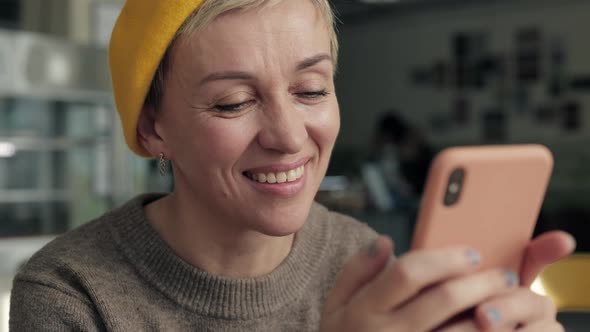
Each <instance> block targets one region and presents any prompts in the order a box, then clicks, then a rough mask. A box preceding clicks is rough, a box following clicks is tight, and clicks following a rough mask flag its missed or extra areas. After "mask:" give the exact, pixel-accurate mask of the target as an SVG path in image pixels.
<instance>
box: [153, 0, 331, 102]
mask: <svg viewBox="0 0 590 332" xmlns="http://www.w3.org/2000/svg"><path fill="white" fill-rule="evenodd" d="M282 1H284V0H205V1H203V3H202V4H201V6H199V8H198V9H197V10H195V11H194V12H193V13H192V15H191V16H189V17H188V18H187V19H186V20H185V21H184V23H183V24H182V25H181V27H180V28H179V29H178V31H177V32H176V35H175V36H174V38H173V39H172V42H171V43H170V45H169V46H168V48H167V50H166V52H165V53H164V56H163V57H162V60H161V61H160V64H159V65H158V68H157V69H156V72H155V74H154V78H153V79H152V82H151V84H150V88H149V91H148V94H147V96H146V99H145V104H146V105H149V106H154V107H156V108H158V107H159V106H160V103H161V101H162V96H163V93H164V84H165V80H166V74H167V72H168V70H169V66H170V50H171V49H172V48H173V47H174V45H175V44H176V42H177V41H178V39H179V38H180V37H182V36H186V35H190V34H192V33H193V32H195V31H197V30H199V29H201V28H203V27H204V26H206V25H207V24H208V23H210V22H211V21H213V20H214V19H215V18H217V17H218V16H220V15H222V14H224V13H227V12H229V11H234V10H247V9H251V8H263V7H266V6H273V5H276V4H278V3H280V2H282ZM298 1H302V0H298ZM309 1H311V2H312V3H313V4H314V5H315V7H316V9H317V10H318V11H319V13H320V16H321V17H322V19H323V21H324V23H325V25H326V27H327V28H328V31H329V32H330V52H331V55H332V62H333V63H334V65H336V64H337V62H338V38H337V36H336V27H335V18H334V12H333V11H332V8H331V7H330V3H329V1H328V0H309Z"/></svg>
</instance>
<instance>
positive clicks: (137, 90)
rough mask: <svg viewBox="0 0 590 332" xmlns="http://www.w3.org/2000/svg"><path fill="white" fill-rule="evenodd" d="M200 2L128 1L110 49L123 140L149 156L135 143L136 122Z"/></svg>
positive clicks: (131, 147)
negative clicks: (170, 51)
mask: <svg viewBox="0 0 590 332" xmlns="http://www.w3.org/2000/svg"><path fill="white" fill-rule="evenodd" d="M202 2H203V0H127V2H126V3H125V6H124V7H123V10H122V11H121V14H120V15H119V18H118V19H117V23H116V24H115V28H114V29H113V33H112V36H111V42H110V46H109V65H110V69H111V79H112V83H113V94H114V96H115V104H116V106H117V112H118V113H119V118H120V119H121V124H122V126H123V132H124V134H125V141H126V142H127V145H128V146H129V148H130V149H131V150H132V151H133V152H135V153H136V154H138V155H140V156H143V157H149V156H150V155H149V153H148V152H147V151H146V150H145V149H143V148H142V147H141V146H140V145H139V144H138V142H137V133H136V130H137V129H136V128H137V122H138V119H139V114H140V112H141V109H142V107H143V104H144V101H145V98H146V96H147V93H148V91H149V88H150V85H151V82H152V80H153V77H154V74H155V72H156V70H157V68H158V65H159V64H160V61H161V60H162V57H163V56H164V53H165V52H166V49H167V48H168V46H169V45H170V42H171V41H172V38H174V35H175V34H176V31H177V30H178V29H179V28H180V26H181V25H182V23H184V21H185V20H186V19H187V18H188V17H189V16H190V15H191V14H192V13H193V12H194V11H195V10H196V9H197V8H198V7H199V6H200V5H201V3H202Z"/></svg>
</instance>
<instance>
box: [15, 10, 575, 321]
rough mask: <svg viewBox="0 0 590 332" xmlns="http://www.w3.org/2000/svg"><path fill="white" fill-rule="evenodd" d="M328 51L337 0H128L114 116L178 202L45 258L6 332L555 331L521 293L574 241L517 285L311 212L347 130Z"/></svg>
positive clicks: (508, 277) (333, 46)
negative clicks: (167, 177)
mask: <svg viewBox="0 0 590 332" xmlns="http://www.w3.org/2000/svg"><path fill="white" fill-rule="evenodd" d="M336 55H337V41H336V37H335V33H334V27H333V14H332V12H331V9H330V7H329V3H328V1H327V0H282V1H281V0H275V1H266V0H205V1H197V0H193V1H172V0H128V1H127V3H126V5H125V7H124V8H123V11H122V13H121V15H120V17H119V19H118V21H117V24H116V26H115V29H114V31H113V36H112V40H111V45H110V64H111V73H112V79H113V87H114V94H115V101H116V104H117V110H118V112H119V115H120V119H121V122H122V125H123V129H124V131H125V137H126V141H127V143H128V145H129V147H130V148H131V150H132V151H133V152H135V153H136V154H138V155H140V156H144V157H149V158H157V159H158V160H159V165H160V167H161V168H162V170H164V169H165V168H166V167H169V166H168V165H171V167H172V169H173V172H174V179H175V180H174V181H175V183H174V191H173V192H172V193H169V194H143V195H140V196H138V197H136V198H134V199H132V200H131V201H129V202H128V203H126V204H124V205H123V206H121V207H119V208H116V209H114V210H112V211H110V212H108V213H106V214H105V215H103V216H102V217H99V218H98V219H96V220H93V221H91V222H89V223H87V224H85V225H83V226H81V227H79V228H78V229H75V230H73V231H70V232H68V233H66V234H64V235H62V236H60V237H58V238H57V239H55V240H54V241H53V242H51V243H50V244H48V245H47V246H46V247H44V248H43V249H41V250H40V251H39V252H38V253H37V254H35V255H34V256H33V257H32V258H31V259H30V260H29V262H28V263H27V264H26V265H25V266H24V267H23V268H22V269H21V270H20V271H19V273H18V275H17V276H16V278H15V280H14V286H13V290H12V297H11V309H10V328H11V330H13V331H42V330H50V331H106V330H108V331H317V330H320V331H323V332H328V331H338V332H341V331H355V332H357V331H386V330H387V331H413V332H420V331H432V330H434V329H438V330H439V331H476V330H478V329H480V328H486V329H487V330H498V331H507V330H513V327H514V326H515V325H516V324H520V325H521V326H522V328H520V329H519V331H539V332H540V331H543V332H550V331H561V330H562V328H561V326H560V325H559V324H558V323H557V322H556V320H555V308H554V306H552V304H551V302H550V301H549V300H548V299H546V298H543V297H540V296H538V295H535V294H534V293H532V292H531V291H530V290H528V288H526V285H528V284H529V283H530V282H531V281H532V279H534V277H535V276H536V275H537V274H538V272H539V271H541V269H542V268H543V267H544V266H545V265H547V264H549V263H552V262H554V261H556V260H559V259H561V258H563V257H565V256H567V255H568V254H569V253H570V252H571V251H572V250H573V246H574V244H573V242H572V240H571V238H570V237H569V236H568V235H567V234H564V233H559V232H555V233H550V234H546V235H543V236H542V237H539V238H537V239H536V240H534V241H533V242H531V244H530V246H529V248H528V250H527V255H526V258H525V266H524V268H523V271H522V273H521V274H520V282H519V277H518V275H517V273H516V272H517V271H503V270H489V271H481V272H475V271H476V270H477V267H478V265H479V262H480V259H485V257H483V258H480V257H479V254H478V253H477V252H475V251H473V250H471V249H469V248H462V247H457V248H449V249H445V250H430V251H417V252H412V253H410V254H407V255H405V256H402V257H400V258H399V259H393V258H391V253H392V243H391V240H390V239H388V238H386V237H379V236H378V235H377V234H376V233H375V232H374V231H372V230H370V229H369V228H368V227H367V226H366V225H364V224H363V223H360V222H358V221H356V220H353V219H352V218H349V217H346V216H343V215H340V214H337V213H334V212H330V211H328V210H327V209H325V208H324V207H322V206H320V205H318V204H316V203H314V202H313V199H314V196H315V194H316V192H317V190H318V188H319V185H320V182H321V181H322V178H323V177H324V174H325V172H326V168H327V166H328V161H329V157H330V154H331V151H332V148H333V146H334V142H335V140H336V136H337V133H338V130H339V108H338V102H337V99H336V95H335V89H334V81H333V75H334V72H335V67H336V59H337V57H336ZM519 285H523V286H522V287H520V286H519ZM473 308H475V311H474V312H475V314H474V315H472V316H465V317H464V319H463V320H453V318H454V317H456V316H457V315H458V314H459V313H462V312H464V311H466V310H469V309H473ZM443 326H444V327H443Z"/></svg>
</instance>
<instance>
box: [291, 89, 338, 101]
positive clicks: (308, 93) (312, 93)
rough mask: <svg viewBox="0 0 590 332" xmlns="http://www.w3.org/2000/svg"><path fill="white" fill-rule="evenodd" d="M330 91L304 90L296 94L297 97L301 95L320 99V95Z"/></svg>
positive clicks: (326, 94) (327, 93)
mask: <svg viewBox="0 0 590 332" xmlns="http://www.w3.org/2000/svg"><path fill="white" fill-rule="evenodd" d="M329 94H330V93H329V92H328V91H326V90H318V91H305V92H299V93H297V94H296V95H298V96H299V97H303V98H306V99H312V100H313V99H320V98H322V97H325V96H328V95H329Z"/></svg>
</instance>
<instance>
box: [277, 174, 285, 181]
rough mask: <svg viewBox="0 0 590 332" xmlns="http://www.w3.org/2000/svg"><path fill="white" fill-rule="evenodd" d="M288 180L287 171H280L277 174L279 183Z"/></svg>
mask: <svg viewBox="0 0 590 332" xmlns="http://www.w3.org/2000/svg"><path fill="white" fill-rule="evenodd" d="M283 182H287V173H285V172H279V173H278V174H277V183H283Z"/></svg>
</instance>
